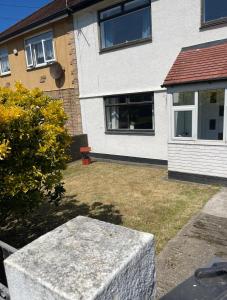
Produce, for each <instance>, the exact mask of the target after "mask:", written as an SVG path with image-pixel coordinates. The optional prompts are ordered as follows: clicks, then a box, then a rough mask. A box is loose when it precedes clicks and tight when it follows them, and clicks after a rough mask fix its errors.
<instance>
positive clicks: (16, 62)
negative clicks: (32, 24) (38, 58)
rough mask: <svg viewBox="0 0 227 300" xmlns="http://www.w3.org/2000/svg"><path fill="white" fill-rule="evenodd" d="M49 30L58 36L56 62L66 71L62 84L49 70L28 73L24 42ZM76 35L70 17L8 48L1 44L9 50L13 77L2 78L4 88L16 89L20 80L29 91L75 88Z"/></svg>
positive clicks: (11, 44)
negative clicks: (16, 84) (56, 80)
mask: <svg viewBox="0 0 227 300" xmlns="http://www.w3.org/2000/svg"><path fill="white" fill-rule="evenodd" d="M49 30H52V31H53V35H54V45H55V54H56V60H57V61H58V62H59V63H60V64H61V65H62V67H63V69H65V78H64V79H62V80H61V82H58V83H57V82H55V80H54V79H53V78H52V77H51V76H50V72H49V67H48V66H46V67H42V68H37V69H32V70H27V66H26V58H25V51H24V40H25V39H26V38H28V37H31V36H33V35H36V34H39V33H41V32H45V31H49ZM72 34H73V23H72V18H71V17H68V18H65V19H63V20H60V21H57V22H55V23H53V24H51V25H49V26H46V27H43V28H40V29H39V30H35V31H31V32H30V33H27V34H25V35H22V36H20V37H18V38H15V39H13V40H11V41H8V42H7V43H5V44H1V45H0V47H6V48H7V49H8V52H9V63H10V68H11V75H8V76H1V77H0V85H1V86H5V85H6V84H8V83H10V85H11V86H13V85H14V82H15V81H18V80H20V81H21V82H22V83H23V84H24V85H25V86H26V87H28V88H34V87H39V88H41V89H42V90H44V91H52V90H58V89H59V88H61V89H68V88H74V87H75V80H74V79H75V77H74V76H75V65H74V60H75V57H74V55H75V52H74V51H73V45H72V42H73V41H72V37H71V35H72ZM15 48H16V49H17V50H18V55H17V56H16V55H14V54H13V49H15Z"/></svg>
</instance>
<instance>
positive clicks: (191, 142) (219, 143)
mask: <svg viewBox="0 0 227 300" xmlns="http://www.w3.org/2000/svg"><path fill="white" fill-rule="evenodd" d="M169 144H187V145H198V146H199V145H201V146H225V147H227V143H225V141H224V140H192V139H188V140H186V139H179V140H177V139H173V140H170V141H169Z"/></svg>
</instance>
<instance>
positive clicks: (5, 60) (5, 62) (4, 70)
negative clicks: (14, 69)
mask: <svg viewBox="0 0 227 300" xmlns="http://www.w3.org/2000/svg"><path fill="white" fill-rule="evenodd" d="M0 62H1V73H8V72H9V71H10V67H9V60H8V56H5V57H2V58H0Z"/></svg>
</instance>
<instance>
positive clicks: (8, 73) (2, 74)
mask: <svg viewBox="0 0 227 300" xmlns="http://www.w3.org/2000/svg"><path fill="white" fill-rule="evenodd" d="M8 75H11V72H5V73H1V74H0V77H4V76H8Z"/></svg>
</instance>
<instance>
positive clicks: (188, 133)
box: [174, 110, 192, 137]
mask: <svg viewBox="0 0 227 300" xmlns="http://www.w3.org/2000/svg"><path fill="white" fill-rule="evenodd" d="M174 136H175V137H192V111H191V110H188V111H181V110H180V111H175V112H174Z"/></svg>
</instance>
